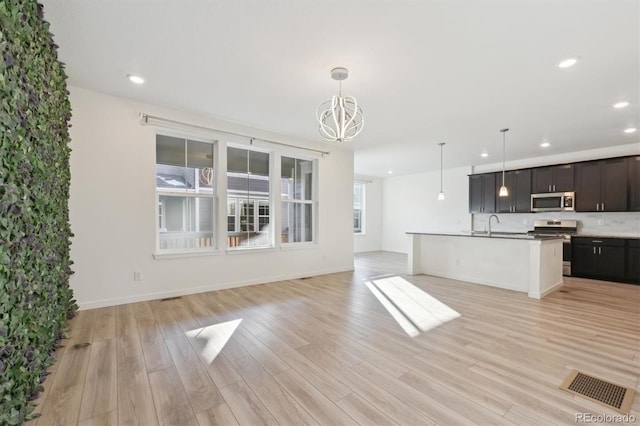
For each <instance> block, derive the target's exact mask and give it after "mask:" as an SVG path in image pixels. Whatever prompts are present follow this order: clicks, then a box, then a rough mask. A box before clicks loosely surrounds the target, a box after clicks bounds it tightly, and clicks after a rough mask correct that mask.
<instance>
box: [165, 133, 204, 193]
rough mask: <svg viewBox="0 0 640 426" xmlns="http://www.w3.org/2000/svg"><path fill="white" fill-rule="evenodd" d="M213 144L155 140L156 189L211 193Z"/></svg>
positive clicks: (176, 139) (185, 140)
mask: <svg viewBox="0 0 640 426" xmlns="http://www.w3.org/2000/svg"><path fill="white" fill-rule="evenodd" d="M213 178H214V172H213V144H212V143H206V142H196V141H192V140H188V139H181V138H175V137H171V136H164V135H157V136H156V187H157V188H158V189H168V190H174V191H176V190H178V191H180V190H185V191H186V190H191V191H195V192H204V193H210V194H212V193H213Z"/></svg>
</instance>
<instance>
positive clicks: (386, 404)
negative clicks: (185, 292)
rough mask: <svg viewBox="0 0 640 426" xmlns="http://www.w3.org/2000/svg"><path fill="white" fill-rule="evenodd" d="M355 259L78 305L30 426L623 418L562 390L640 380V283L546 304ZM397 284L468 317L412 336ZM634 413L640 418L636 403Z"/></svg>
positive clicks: (391, 261)
mask: <svg viewBox="0 0 640 426" xmlns="http://www.w3.org/2000/svg"><path fill="white" fill-rule="evenodd" d="M355 262H356V270H355V272H354V273H338V274H330V275H324V276H318V277H312V278H308V279H300V280H290V281H282V282H278V283H272V284H265V285H257V286H251V287H243V288H237V289H230V290H222V291H216V292H210V293H204V294H197V295H192V296H184V297H182V298H179V299H174V300H167V301H151V302H143V303H135V304H130V305H122V306H117V307H110V308H103V309H95V310H88V311H81V312H79V314H78V316H77V317H76V318H75V319H74V320H73V321H72V323H71V330H70V338H69V339H68V340H67V341H66V342H65V347H64V348H61V349H59V350H58V352H57V354H56V358H57V363H56V364H55V365H54V366H53V367H52V368H51V371H52V374H51V375H50V376H49V377H48V378H47V380H46V382H45V384H44V386H45V389H46V390H45V392H44V393H43V394H42V396H41V397H40V399H39V400H38V402H39V406H38V407H37V408H36V412H40V413H42V415H41V417H40V418H38V419H37V420H36V421H34V422H31V423H30V424H37V425H76V424H77V425H83V426H85V425H116V424H120V425H134V424H137V425H156V424H163V425H216V424H220V425H236V424H241V425H260V424H267V425H271V424H281V425H302V424H312V425H337V424H362V425H374V424H375V425H387V424H388V425H395V424H400V425H436V424H437V425H454V424H455V425H470V424H480V425H486V424H516V425H520V424H530V425H549V424H575V420H576V418H575V416H576V413H593V414H616V412H615V411H612V410H609V409H607V408H606V407H603V406H600V405H598V404H595V403H592V402H590V401H587V400H585V399H582V398H580V397H577V396H574V395H572V394H569V393H566V392H564V391H562V390H560V389H558V385H559V384H560V383H561V381H562V380H563V378H564V377H565V376H566V375H567V374H568V373H569V372H570V371H571V370H572V369H580V370H582V371H585V372H587V373H591V374H594V375H597V376H600V377H602V378H604V379H608V380H611V381H615V382H617V383H619V384H622V385H625V386H631V387H634V388H636V389H638V388H639V387H640V287H639V286H633V285H627V284H616V283H609V282H602V281H592V280H583V279H576V278H567V279H566V280H565V286H564V287H563V289H562V290H561V291H558V292H555V293H553V294H551V295H549V296H547V297H546V298H545V299H543V300H540V301H539V300H533V299H529V298H527V296H526V295H525V294H522V293H516V292H512V291H508V290H501V289H496V288H492V287H486V286H482V285H475V284H469V283H464V282H460V281H453V280H449V279H443V278H435V277H430V276H425V275H420V276H408V275H404V271H405V267H406V256H405V255H400V254H396V253H385V252H377V253H368V254H360V255H356V260H355ZM389 276H390V277H400V279H403V280H404V281H402V282H403V283H405V282H409V283H411V284H413V285H415V286H417V287H418V288H419V289H421V290H422V291H424V292H426V293H428V295H430V296H431V297H433V298H435V299H437V300H438V301H440V302H442V303H443V304H445V305H446V306H448V307H449V308H451V309H453V310H454V311H456V312H457V313H459V314H460V316H459V317H458V318H455V319H451V320H450V321H448V322H443V323H442V324H440V325H438V326H436V327H435V328H431V329H427V331H423V332H421V333H420V334H419V335H417V336H416V337H410V336H409V335H408V334H407V333H406V332H405V331H403V329H402V328H401V327H400V326H399V325H398V323H397V322H396V320H395V319H394V318H393V317H392V316H391V315H390V314H389V312H388V311H387V310H386V309H385V307H383V305H382V303H381V302H380V301H379V300H378V299H377V298H376V297H375V296H374V294H373V292H372V290H371V289H370V288H369V287H368V286H367V285H366V284H365V282H366V281H370V280H373V281H376V280H379V279H383V280H384V279H386V278H388V277H389ZM403 285H404V284H403ZM380 288H382V287H380ZM389 299H390V300H391V302H392V303H391V305H392V306H395V307H397V308H400V310H401V311H402V310H403V309H404V310H406V309H407V308H403V306H404V305H403V304H404V303H405V302H407V303H412V302H415V300H408V301H407V300H401V299H396V298H395V296H393V295H389ZM414 305H415V303H414ZM407 306H408V305H407ZM414 308H415V306H414ZM412 309H413V308H412ZM403 312H404V311H403ZM405 313H406V314H407V315H406V316H407V317H409V318H410V319H412V318H413V317H414V315H417V316H420V315H422V317H421V318H422V319H424V318H427V317H430V315H432V314H433V312H432V313H428V312H426V313H425V312H419V309H418V312H417V313H415V314H414V313H413V312H405ZM436 314H437V312H436ZM413 319H415V318H413ZM418 322H419V321H417V320H416V321H413V320H411V321H410V323H414V325H415V324H417V323H418ZM86 342H88V343H90V345H89V346H84V347H79V348H74V344H76V343H86ZM631 414H632V415H634V416H635V418H636V419H637V420H636V421H640V396H638V395H636V398H635V401H634V403H633V407H632V412H631Z"/></svg>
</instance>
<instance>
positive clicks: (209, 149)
mask: <svg viewBox="0 0 640 426" xmlns="http://www.w3.org/2000/svg"><path fill="white" fill-rule="evenodd" d="M189 178H193V184H192V187H193V188H194V189H195V190H196V192H205V193H213V178H214V176H213V144H210V143H205V142H196V141H190V140H188V141H187V180H189Z"/></svg>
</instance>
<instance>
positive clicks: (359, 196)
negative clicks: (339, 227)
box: [353, 182, 365, 234]
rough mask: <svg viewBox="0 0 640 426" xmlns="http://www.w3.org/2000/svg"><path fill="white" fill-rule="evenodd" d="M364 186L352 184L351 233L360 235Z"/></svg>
mask: <svg viewBox="0 0 640 426" xmlns="http://www.w3.org/2000/svg"><path fill="white" fill-rule="evenodd" d="M364 200H365V184H364V183H362V182H354V184H353V232H354V233H356V234H360V233H362V232H363V227H364V223H363V218H364V213H365V212H364V209H365V201H364Z"/></svg>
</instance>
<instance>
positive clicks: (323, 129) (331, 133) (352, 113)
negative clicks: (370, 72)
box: [316, 67, 364, 142]
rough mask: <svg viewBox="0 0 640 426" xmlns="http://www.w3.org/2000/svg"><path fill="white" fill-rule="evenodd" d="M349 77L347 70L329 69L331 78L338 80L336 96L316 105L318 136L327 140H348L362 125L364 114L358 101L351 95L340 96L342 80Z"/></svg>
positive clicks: (356, 134) (353, 136)
mask: <svg viewBox="0 0 640 426" xmlns="http://www.w3.org/2000/svg"><path fill="white" fill-rule="evenodd" d="M347 77H349V70H348V69H346V68H342V67H338V68H334V69H332V70H331V78H333V79H334V80H337V81H339V82H340V91H339V92H338V96H333V97H332V98H331V99H329V100H326V101H324V102H323V103H321V104H320V105H318V109H317V110H316V118H317V120H318V123H319V125H320V127H319V130H320V136H322V137H323V138H324V139H326V140H329V141H337V142H343V141H350V140H351V139H353V138H355V137H356V136H358V134H360V132H361V131H362V128H363V127H364V116H363V115H362V108H360V106H359V105H358V101H356V99H355V98H354V97H352V96H342V80H346V79H347Z"/></svg>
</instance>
